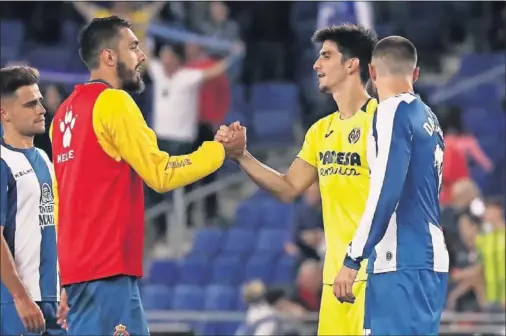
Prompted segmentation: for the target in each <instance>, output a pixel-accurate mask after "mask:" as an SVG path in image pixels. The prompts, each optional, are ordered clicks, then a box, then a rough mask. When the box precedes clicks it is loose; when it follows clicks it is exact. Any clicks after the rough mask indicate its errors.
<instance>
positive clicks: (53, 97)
mask: <svg viewBox="0 0 506 336" xmlns="http://www.w3.org/2000/svg"><path fill="white" fill-rule="evenodd" d="M43 97H44V101H43V105H44V108H45V109H46V114H45V115H44V117H45V123H46V132H45V133H44V134H38V135H36V136H35V138H34V144H35V147H38V148H41V149H43V150H44V151H45V152H46V153H47V155H48V156H49V159H51V160H53V150H52V147H51V139H50V138H49V127H50V126H51V122H52V121H53V117H54V114H55V112H56V110H57V109H58V107H60V104H61V103H62V101H63V98H64V97H65V92H64V91H63V88H62V87H61V86H59V85H56V84H50V85H48V86H46V88H45V90H44V94H43Z"/></svg>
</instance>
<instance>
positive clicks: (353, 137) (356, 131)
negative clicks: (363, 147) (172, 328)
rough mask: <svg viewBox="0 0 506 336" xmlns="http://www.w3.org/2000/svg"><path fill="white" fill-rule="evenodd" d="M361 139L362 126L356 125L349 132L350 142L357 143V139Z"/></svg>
mask: <svg viewBox="0 0 506 336" xmlns="http://www.w3.org/2000/svg"><path fill="white" fill-rule="evenodd" d="M359 139H360V128H358V127H355V128H354V129H352V130H351V132H350V134H348V142H349V143H350V144H352V145H353V144H356V143H357V141H358V140H359Z"/></svg>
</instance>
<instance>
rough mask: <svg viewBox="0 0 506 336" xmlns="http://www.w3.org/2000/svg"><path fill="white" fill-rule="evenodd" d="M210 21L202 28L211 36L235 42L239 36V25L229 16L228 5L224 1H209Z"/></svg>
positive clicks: (203, 31) (204, 32)
mask: <svg viewBox="0 0 506 336" xmlns="http://www.w3.org/2000/svg"><path fill="white" fill-rule="evenodd" d="M209 18H210V20H209V21H206V22H204V23H202V26H201V27H200V30H201V31H202V33H203V34H204V35H206V36H209V37H214V38H217V39H220V40H226V41H231V42H235V41H238V40H239V39H240V38H239V26H238V25H237V23H235V22H234V21H232V20H230V19H229V17H228V7H227V5H226V4H225V3H224V2H223V1H211V2H209Z"/></svg>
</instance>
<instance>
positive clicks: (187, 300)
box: [172, 285, 204, 310]
mask: <svg viewBox="0 0 506 336" xmlns="http://www.w3.org/2000/svg"><path fill="white" fill-rule="evenodd" d="M203 308H204V291H203V289H202V288H201V287H198V286H192V285H179V286H176V287H175V288H174V293H173V299H172V309H174V310H202V309H203Z"/></svg>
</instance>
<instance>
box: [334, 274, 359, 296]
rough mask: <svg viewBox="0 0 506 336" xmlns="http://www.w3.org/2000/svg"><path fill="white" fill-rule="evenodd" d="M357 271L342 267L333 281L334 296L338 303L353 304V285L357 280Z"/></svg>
mask: <svg viewBox="0 0 506 336" xmlns="http://www.w3.org/2000/svg"><path fill="white" fill-rule="evenodd" d="M357 273H358V271H356V270H354V269H351V268H348V267H346V266H343V268H341V271H339V274H338V275H337V276H336V278H335V280H334V296H335V297H336V298H337V300H339V302H341V303H343V302H348V303H355V295H353V284H354V283H355V279H356V278H357Z"/></svg>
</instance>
